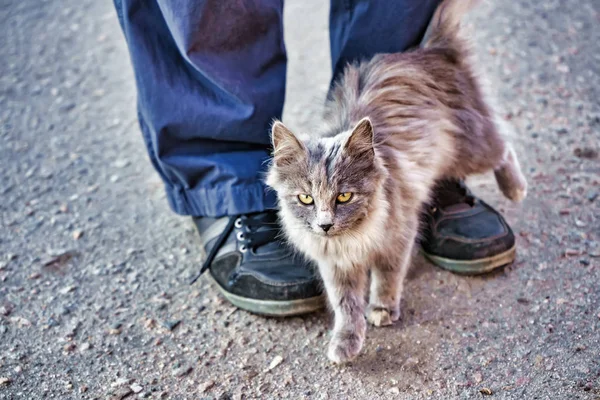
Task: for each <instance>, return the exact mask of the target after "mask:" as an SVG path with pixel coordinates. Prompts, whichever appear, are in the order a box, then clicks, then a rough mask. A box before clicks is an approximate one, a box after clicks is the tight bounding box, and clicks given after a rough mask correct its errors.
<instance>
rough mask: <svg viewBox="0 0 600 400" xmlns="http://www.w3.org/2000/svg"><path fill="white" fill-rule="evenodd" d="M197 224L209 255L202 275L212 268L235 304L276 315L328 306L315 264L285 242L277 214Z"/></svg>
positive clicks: (199, 219)
mask: <svg viewBox="0 0 600 400" xmlns="http://www.w3.org/2000/svg"><path fill="white" fill-rule="evenodd" d="M194 223H195V224H196V227H197V228H198V232H199V233H200V237H201V239H202V242H203V244H204V248H205V249H206V253H207V258H206V261H205V262H204V265H203V266H202V269H201V271H200V274H202V273H203V272H204V271H205V270H207V269H208V271H209V274H210V277H211V278H212V279H213V280H214V281H215V282H216V284H217V287H218V288H219V290H220V291H221V293H223V295H224V296H225V297H226V298H227V299H228V300H229V301H230V302H231V303H233V304H234V305H235V306H237V307H239V308H241V309H244V310H247V311H250V312H253V313H256V314H264V315H273V316H288V315H298V314H305V313H310V312H313V311H316V310H318V309H320V308H322V307H323V306H324V304H325V302H324V300H325V298H324V296H323V293H322V290H321V287H320V284H319V281H318V278H317V276H316V273H315V270H314V269H313V266H312V264H311V263H309V262H307V261H306V260H304V258H303V257H302V256H300V255H296V254H295V253H294V252H293V251H292V250H291V248H290V247H288V246H287V245H286V244H285V243H284V242H283V240H282V237H281V226H280V224H279V221H278V218H277V214H276V212H275V211H266V212H261V213H255V214H247V215H240V216H233V217H223V218H194ZM200 274H199V275H198V277H199V276H200ZM196 279H197V278H196ZM196 279H194V281H195V280H196ZM192 283H193V282H192Z"/></svg>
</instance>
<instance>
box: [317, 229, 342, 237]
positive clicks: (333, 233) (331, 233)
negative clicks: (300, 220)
mask: <svg viewBox="0 0 600 400" xmlns="http://www.w3.org/2000/svg"><path fill="white" fill-rule="evenodd" d="M312 233H313V234H314V235H317V236H319V237H333V236H337V235H338V233H339V232H337V231H332V230H329V231H328V232H325V231H323V230H322V229H313V230H312Z"/></svg>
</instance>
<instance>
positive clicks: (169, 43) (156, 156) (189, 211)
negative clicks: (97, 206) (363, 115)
mask: <svg viewBox="0 0 600 400" xmlns="http://www.w3.org/2000/svg"><path fill="white" fill-rule="evenodd" d="M438 2H439V0H396V1H391V0H390V1H383V0H370V1H369V0H356V1H350V0H332V2H331V13H330V14H331V15H330V34H331V53H332V64H333V70H334V72H335V73H336V74H337V73H339V72H340V71H341V69H342V68H343V65H344V64H345V63H346V62H348V61H354V60H357V59H361V58H368V57H370V56H372V55H374V54H376V53H380V52H398V51H403V50H405V49H406V48H408V47H411V46H413V45H415V44H417V43H418V42H419V40H420V37H421V36H422V34H423V32H424V31H425V28H426V26H427V23H428V21H429V19H430V17H431V15H432V13H433V10H434V8H435V6H436V5H437V3H438ZM114 3H115V8H116V10H117V15H118V17H119V22H120V24H121V27H122V29H123V32H124V34H125V39H126V41H127V45H128V48H129V52H130V57H131V62H132V65H133V69H134V72H135V78H136V85H137V90H138V117H139V122H140V128H141V131H142V134H143V137H144V141H145V143H146V146H147V151H148V154H149V157H150V160H151V162H152V164H153V165H154V168H155V169H156V170H157V171H158V173H159V174H160V176H161V178H162V179H163V181H164V183H165V186H166V190H167V198H168V200H169V204H170V206H171V208H172V209H173V211H175V212H176V213H178V214H182V215H194V216H211V217H218V216H223V215H235V214H244V213H250V212H254V211H263V210H265V209H267V208H273V207H275V196H274V193H273V192H271V191H268V190H267V189H266V188H265V185H264V183H263V182H262V179H263V176H264V172H265V167H266V162H267V161H268V158H269V151H270V149H269V143H270V142H269V126H270V123H271V121H272V120H273V118H280V117H281V112H282V109H283V100H284V95H285V78H286V62H287V58H286V53H285V45H284V43H283V25H282V11H283V2H282V1H281V0H235V1H234V0H114ZM334 75H335V74H334ZM334 78H335V76H334Z"/></svg>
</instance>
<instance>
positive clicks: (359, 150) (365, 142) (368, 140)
mask: <svg viewBox="0 0 600 400" xmlns="http://www.w3.org/2000/svg"><path fill="white" fill-rule="evenodd" d="M373 136H374V132H373V125H372V124H371V120H370V119H369V118H363V119H361V120H360V121H359V122H358V124H356V126H355V127H354V129H353V130H352V133H351V134H350V137H349V138H348V141H347V142H346V145H345V146H344V150H345V151H346V153H347V154H348V155H350V156H355V157H358V156H360V157H374V156H375V149H374V147H373Z"/></svg>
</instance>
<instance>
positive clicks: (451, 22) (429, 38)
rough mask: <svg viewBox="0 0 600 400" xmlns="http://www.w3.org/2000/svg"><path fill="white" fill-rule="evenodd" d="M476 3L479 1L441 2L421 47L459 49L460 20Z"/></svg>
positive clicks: (446, 0) (444, 0)
mask: <svg viewBox="0 0 600 400" xmlns="http://www.w3.org/2000/svg"><path fill="white" fill-rule="evenodd" d="M477 3H479V0H443V1H442V3H441V4H440V5H439V6H438V7H437V9H436V10H435V13H434V14H433V17H432V18H431V21H430V22H429V26H428V27H427V31H425V35H424V36H423V40H422V41H421V47H423V48H429V47H450V48H455V49H457V50H458V49H460V48H461V45H460V43H461V42H460V40H459V39H458V31H459V28H460V20H461V19H462V17H463V16H464V15H465V14H466V13H467V11H469V10H470V9H471V8H473V7H474V6H475V5H476V4H477Z"/></svg>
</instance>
